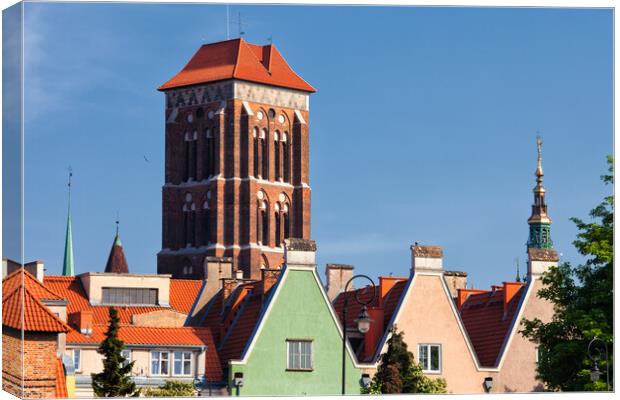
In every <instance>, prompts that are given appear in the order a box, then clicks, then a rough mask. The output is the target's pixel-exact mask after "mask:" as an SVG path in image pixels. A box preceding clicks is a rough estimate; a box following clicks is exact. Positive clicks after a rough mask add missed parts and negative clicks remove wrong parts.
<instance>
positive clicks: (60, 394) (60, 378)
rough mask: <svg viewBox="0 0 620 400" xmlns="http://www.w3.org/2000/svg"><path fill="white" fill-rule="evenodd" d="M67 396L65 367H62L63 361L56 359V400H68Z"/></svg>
mask: <svg viewBox="0 0 620 400" xmlns="http://www.w3.org/2000/svg"><path fill="white" fill-rule="evenodd" d="M67 397H69V396H68V394H67V381H66V379H65V367H64V366H63V365H62V360H61V359H60V358H56V398H57V399H66V398H67Z"/></svg>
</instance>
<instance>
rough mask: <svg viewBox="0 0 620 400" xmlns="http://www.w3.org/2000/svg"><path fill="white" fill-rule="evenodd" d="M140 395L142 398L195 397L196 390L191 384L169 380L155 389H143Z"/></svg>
mask: <svg viewBox="0 0 620 400" xmlns="http://www.w3.org/2000/svg"><path fill="white" fill-rule="evenodd" d="M140 394H141V395H142V396H144V397H190V396H196V390H195V389H194V385H193V384H191V383H188V382H180V381H173V380H170V381H166V383H164V385H163V386H160V387H158V388H156V389H154V388H144V389H142V390H141V393H140Z"/></svg>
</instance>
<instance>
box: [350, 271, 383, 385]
mask: <svg viewBox="0 0 620 400" xmlns="http://www.w3.org/2000/svg"><path fill="white" fill-rule="evenodd" d="M357 278H363V279H366V280H368V281H369V282H370V285H371V286H372V297H371V298H369V299H367V300H362V299H360V298H359V292H358V291H356V292H354V293H355V296H354V299H355V301H356V302H357V304H360V305H361V306H362V311H361V312H360V315H359V316H358V317H357V319H355V320H354V321H355V323H356V324H357V330H358V331H359V332H360V333H366V332H368V331H369V330H370V324H371V323H372V319H370V316H369V315H368V308H367V306H368V305H369V304H370V303H372V302H373V301H374V300H375V297H377V286H375V283H374V282H373V280H372V279H370V277H368V276H367V275H355V276H353V277H352V278H351V279H349V281H348V282H347V284H346V285H345V286H344V293H343V296H344V305H343V307H342V330H343V332H342V395H344V394H345V386H346V385H345V382H346V379H345V375H346V348H347V311H348V307H349V296H347V292H348V291H349V285H350V284H351V282H353V280H354V279H357ZM364 375H368V374H364ZM364 375H362V383H364ZM367 379H368V382H370V376H367Z"/></svg>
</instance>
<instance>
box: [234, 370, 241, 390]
mask: <svg viewBox="0 0 620 400" xmlns="http://www.w3.org/2000/svg"><path fill="white" fill-rule="evenodd" d="M233 384H234V385H235V387H237V388H240V387H242V386H243V372H235V378H234V380H233Z"/></svg>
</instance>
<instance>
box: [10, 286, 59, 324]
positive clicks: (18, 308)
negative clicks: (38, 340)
mask: <svg viewBox="0 0 620 400" xmlns="http://www.w3.org/2000/svg"><path fill="white" fill-rule="evenodd" d="M3 296H4V297H3V298H2V325H4V326H8V327H11V328H14V329H20V330H21V329H22V328H23V330H25V331H29V332H67V331H68V330H69V327H68V326H67V324H65V323H64V322H63V321H61V320H60V319H59V318H58V317H57V316H56V315H54V314H53V313H52V312H51V311H50V310H49V308H47V307H46V306H45V305H43V303H41V301H39V300H38V299H37V298H36V297H35V296H34V295H33V294H32V293H31V292H30V291H29V290H28V288H27V287H23V286H18V287H17V288H15V289H14V290H13V291H12V292H11V293H6V294H5V293H3ZM22 317H23V319H22Z"/></svg>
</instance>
